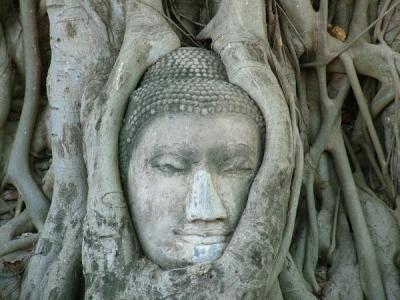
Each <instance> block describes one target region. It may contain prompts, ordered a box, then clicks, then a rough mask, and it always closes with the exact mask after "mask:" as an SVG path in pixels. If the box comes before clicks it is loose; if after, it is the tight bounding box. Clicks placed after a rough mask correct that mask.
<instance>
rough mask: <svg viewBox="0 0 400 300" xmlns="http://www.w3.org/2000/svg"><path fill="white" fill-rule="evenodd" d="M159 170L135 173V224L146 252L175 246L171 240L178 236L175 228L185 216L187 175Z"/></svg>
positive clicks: (133, 194) (132, 198)
mask: <svg viewBox="0 0 400 300" xmlns="http://www.w3.org/2000/svg"><path fill="white" fill-rule="evenodd" d="M157 173H158V172H157V171H154V172H150V173H148V172H146V173H144V174H142V176H137V177H136V176H135V177H136V178H135V179H134V181H135V184H134V185H133V186H132V189H131V195H132V197H131V201H132V203H131V204H132V205H131V209H132V214H133V217H134V222H135V227H136V229H137V233H138V236H139V239H140V241H141V243H142V246H143V247H144V248H145V251H146V252H152V250H153V251H154V249H152V248H154V247H160V248H163V247H165V248H167V249H171V248H172V247H173V245H174V243H171V241H174V240H175V235H174V233H173V229H174V228H176V227H177V226H179V224H182V222H183V221H184V218H185V215H184V213H185V198H186V194H187V190H188V188H187V186H186V182H187V180H186V178H185V177H184V176H172V177H165V176H161V175H159V174H157Z"/></svg>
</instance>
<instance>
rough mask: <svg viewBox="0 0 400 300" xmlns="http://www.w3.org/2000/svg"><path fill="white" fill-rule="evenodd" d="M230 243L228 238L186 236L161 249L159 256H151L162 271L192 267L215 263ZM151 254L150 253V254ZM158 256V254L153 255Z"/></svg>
mask: <svg viewBox="0 0 400 300" xmlns="http://www.w3.org/2000/svg"><path fill="white" fill-rule="evenodd" d="M228 242H229V238H228V237H227V236H213V237H206V238H204V237H197V236H185V237H182V236H181V237H179V238H178V239H176V240H175V243H174V245H173V246H172V247H171V244H170V245H169V246H170V247H164V248H163V247H159V248H158V250H159V251H160V250H161V249H163V251H160V252H158V255H149V258H150V259H152V260H153V261H154V262H155V263H156V264H158V265H159V266H160V267H161V268H162V269H176V268H184V267H187V266H190V265H194V264H199V263H206V262H213V261H215V260H217V259H219V258H220V257H221V256H222V254H223V253H224V251H225V249H226V247H227V245H228ZM148 254H150V253H148ZM153 254H156V253H153Z"/></svg>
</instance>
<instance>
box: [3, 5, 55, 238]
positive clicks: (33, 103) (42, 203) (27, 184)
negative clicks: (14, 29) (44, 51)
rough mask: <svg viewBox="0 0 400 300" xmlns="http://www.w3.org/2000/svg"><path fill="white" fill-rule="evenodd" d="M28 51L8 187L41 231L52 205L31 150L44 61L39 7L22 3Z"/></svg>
mask: <svg viewBox="0 0 400 300" xmlns="http://www.w3.org/2000/svg"><path fill="white" fill-rule="evenodd" d="M20 8H21V15H22V27H23V29H24V30H23V37H24V45H25V49H29V51H28V50H26V51H25V67H26V70H25V74H26V80H25V82H26V84H25V100H24V106H23V109H22V114H21V118H20V122H19V124H18V129H17V133H16V136H15V139H14V143H13V145H12V150H11V155H10V158H9V162H8V167H7V173H6V177H5V182H3V186H4V183H7V182H10V183H13V184H14V185H15V186H16V187H17V189H18V191H19V193H20V194H21V196H22V198H23V199H24V200H25V204H26V206H27V210H28V212H29V214H30V216H31V219H32V223H33V224H34V225H35V227H36V228H37V229H38V230H41V228H42V227H43V224H44V222H45V220H46V216H47V211H48V208H49V202H48V200H47V199H46V198H45V196H44V195H43V193H42V191H41V190H40V189H39V187H38V186H37V185H36V183H35V182H34V180H33V177H32V174H31V171H30V168H29V149H30V145H31V139H32V136H33V131H34V125H35V121H36V114H37V109H38V104H39V96H40V76H41V73H40V58H39V49H38V40H37V24H36V5H35V3H34V2H33V1H23V0H21V1H20Z"/></svg>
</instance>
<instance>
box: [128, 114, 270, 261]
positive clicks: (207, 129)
mask: <svg viewBox="0 0 400 300" xmlns="http://www.w3.org/2000/svg"><path fill="white" fill-rule="evenodd" d="M262 148H263V146H262V137H261V130H260V129H259V127H258V126H257V124H256V123H255V122H254V121H253V120H252V119H251V118H249V117H248V116H246V115H242V114H235V113H220V114H214V115H207V116H202V115H196V114H191V113H175V114H173V113H166V114H163V115H161V116H158V117H157V118H155V119H153V120H151V121H150V122H149V123H147V124H145V126H144V127H143V128H142V129H141V130H140V132H139V133H138V135H137V136H136V138H135V141H134V146H133V151H132V156H131V159H130V162H129V166H128V180H127V192H128V202H129V205H130V209H131V212H132V217H133V220H134V225H135V228H136V231H137V234H138V237H139V241H140V243H141V246H142V248H143V251H144V254H145V255H146V256H148V257H149V258H150V259H151V260H152V261H154V262H155V263H157V264H158V265H159V266H161V267H162V268H165V269H168V268H177V267H183V266H186V265H190V264H195V263H201V262H207V261H213V260H216V259H218V258H219V257H220V256H221V255H222V254H223V252H224V250H225V248H226V246H227V244H228V243H229V241H230V238H231V236H232V233H233V231H234V230H235V228H236V225H237V223H238V221H239V219H240V216H241V214H242V212H243V209H244V207H245V205H246V201H247V197H248V194H249V189H250V187H251V184H252V181H253V179H254V177H255V175H256V173H257V171H258V168H259V166H260V163H261V159H262Z"/></svg>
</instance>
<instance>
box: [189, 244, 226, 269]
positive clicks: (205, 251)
mask: <svg viewBox="0 0 400 300" xmlns="http://www.w3.org/2000/svg"><path fill="white" fill-rule="evenodd" d="M226 245H227V244H226V243H224V242H222V243H215V244H199V245H196V246H194V247H193V251H192V261H193V263H195V264H196V263H204V262H210V261H214V260H217V259H218V258H220V257H221V256H222V253H224V250H225V248H226Z"/></svg>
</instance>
